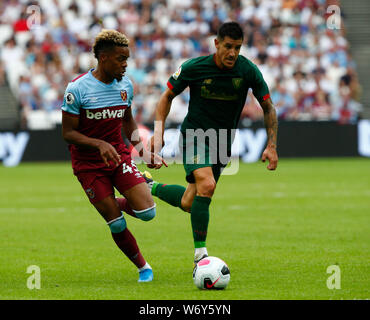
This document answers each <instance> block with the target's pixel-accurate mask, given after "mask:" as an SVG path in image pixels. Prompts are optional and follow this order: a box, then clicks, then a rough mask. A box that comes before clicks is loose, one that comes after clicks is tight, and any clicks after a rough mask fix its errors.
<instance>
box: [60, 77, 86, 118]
mask: <svg viewBox="0 0 370 320" xmlns="http://www.w3.org/2000/svg"><path fill="white" fill-rule="evenodd" d="M80 107H81V95H80V92H79V90H78V88H77V87H76V85H74V83H73V82H71V83H69V84H68V86H67V88H66V91H65V93H64V99H63V105H62V110H63V111H64V112H68V113H71V114H74V115H79V114H80Z"/></svg>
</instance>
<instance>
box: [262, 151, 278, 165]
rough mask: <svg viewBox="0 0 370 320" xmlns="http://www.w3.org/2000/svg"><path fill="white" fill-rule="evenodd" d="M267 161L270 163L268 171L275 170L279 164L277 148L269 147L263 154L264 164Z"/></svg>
mask: <svg viewBox="0 0 370 320" xmlns="http://www.w3.org/2000/svg"><path fill="white" fill-rule="evenodd" d="M266 159H267V160H268V161H269V164H268V166H267V169H268V170H275V169H276V167H277V163H278V155H277V152H276V148H275V147H269V146H267V147H266V149H265V151H263V153H262V158H261V160H262V162H265V161H266Z"/></svg>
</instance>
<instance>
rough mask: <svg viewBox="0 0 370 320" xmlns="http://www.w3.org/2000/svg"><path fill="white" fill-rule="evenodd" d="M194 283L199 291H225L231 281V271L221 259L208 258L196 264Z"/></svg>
mask: <svg viewBox="0 0 370 320" xmlns="http://www.w3.org/2000/svg"><path fill="white" fill-rule="evenodd" d="M193 281H194V284H195V285H196V286H197V287H198V288H199V289H225V288H226V286H227V285H228V283H229V281H230V269H229V267H228V266H227V264H226V263H225V262H224V261H222V260H221V259H220V258H217V257H206V258H203V259H202V260H200V261H199V262H198V263H197V264H196V266H195V268H194V271H193Z"/></svg>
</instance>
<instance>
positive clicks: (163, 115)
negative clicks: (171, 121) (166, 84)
mask: <svg viewBox="0 0 370 320" xmlns="http://www.w3.org/2000/svg"><path fill="white" fill-rule="evenodd" d="M175 97H176V94H175V93H174V92H173V91H172V90H170V89H168V88H167V89H166V91H164V92H163V93H162V95H161V97H160V98H159V101H158V104H157V107H156V110H155V122H154V135H153V136H152V138H151V139H150V150H151V151H152V152H154V153H156V154H157V153H159V152H160V151H161V149H162V148H163V146H164V141H163V135H164V125H165V122H166V119H167V116H168V114H169V113H170V110H171V105H172V100H173V98H175Z"/></svg>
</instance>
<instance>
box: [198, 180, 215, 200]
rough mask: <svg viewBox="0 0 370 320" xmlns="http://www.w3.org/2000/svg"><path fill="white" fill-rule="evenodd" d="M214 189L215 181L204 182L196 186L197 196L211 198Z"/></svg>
mask: <svg viewBox="0 0 370 320" xmlns="http://www.w3.org/2000/svg"><path fill="white" fill-rule="evenodd" d="M215 189H216V181H214V180H206V181H203V182H202V183H200V184H199V185H197V194H198V195H200V196H202V197H212V196H213V194H214V192H215Z"/></svg>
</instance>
